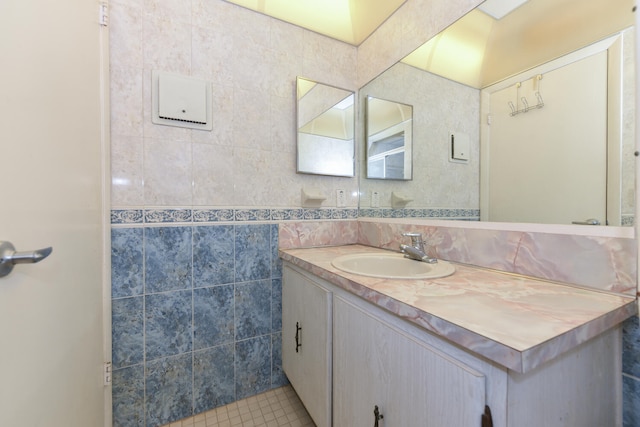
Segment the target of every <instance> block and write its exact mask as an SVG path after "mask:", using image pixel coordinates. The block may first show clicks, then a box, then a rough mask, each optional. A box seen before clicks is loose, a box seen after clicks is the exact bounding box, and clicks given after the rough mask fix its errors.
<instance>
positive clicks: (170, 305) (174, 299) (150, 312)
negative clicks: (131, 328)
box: [145, 291, 192, 360]
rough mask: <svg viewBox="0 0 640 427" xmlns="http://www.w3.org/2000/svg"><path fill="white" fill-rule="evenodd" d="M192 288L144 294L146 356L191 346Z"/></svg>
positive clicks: (170, 353)
mask: <svg viewBox="0 0 640 427" xmlns="http://www.w3.org/2000/svg"><path fill="white" fill-rule="evenodd" d="M191 307H192V302H191V291H173V292H166V293H162V294H152V295H147V296H146V297H145V353H146V357H147V360H153V359H158V358H160V357H166V356H172V355H176V354H181V353H186V352H189V351H191V350H192V342H191V334H192V323H191V321H192V317H191V316H192V309H191Z"/></svg>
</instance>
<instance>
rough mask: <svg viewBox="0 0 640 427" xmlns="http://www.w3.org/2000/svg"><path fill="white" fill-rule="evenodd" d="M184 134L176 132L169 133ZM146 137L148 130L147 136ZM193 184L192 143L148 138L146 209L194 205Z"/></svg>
mask: <svg viewBox="0 0 640 427" xmlns="http://www.w3.org/2000/svg"><path fill="white" fill-rule="evenodd" d="M164 127H167V126H164ZM185 130H186V129H182V128H173V129H171V130H168V131H166V132H167V133H169V132H176V131H185ZM146 133H147V132H146V130H145V136H146ZM167 165H171V167H167ZM191 180H192V158H191V143H189V142H185V141H174V140H171V141H169V140H161V139H150V138H145V140H144V202H145V204H146V205H150V206H154V205H155V206H188V205H191V204H192V197H191Z"/></svg>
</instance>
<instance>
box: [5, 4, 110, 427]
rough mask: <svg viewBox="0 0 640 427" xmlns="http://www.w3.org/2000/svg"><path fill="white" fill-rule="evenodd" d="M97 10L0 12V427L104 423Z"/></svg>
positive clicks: (28, 7) (16, 7)
mask: <svg viewBox="0 0 640 427" xmlns="http://www.w3.org/2000/svg"><path fill="white" fill-rule="evenodd" d="M101 31H103V30H102V29H101V28H100V26H99V24H98V3H97V2H95V1H86V0H60V1H47V0H2V1H1V2H0V58H2V67H0V173H1V174H2V178H1V181H2V191H1V192H0V194H1V196H0V197H1V199H0V200H1V202H0V206H1V209H0V240H2V241H10V242H11V243H12V244H13V245H14V246H15V249H16V250H18V251H30V250H35V249H40V248H43V247H48V246H52V247H53V252H52V253H51V255H50V256H49V257H48V258H46V259H44V260H42V261H41V262H39V263H37V264H29V265H17V266H16V267H15V268H14V269H13V272H12V273H11V274H10V275H8V276H5V277H2V278H0V342H1V343H2V344H1V350H0V379H1V380H0V425H2V426H29V427H36V426H47V427H63V426H64V427H72V426H73V427H76V426H77V427H79V426H83V427H84V426H86V427H95V426H102V425H104V423H105V410H104V407H105V387H104V386H103V374H102V364H103V360H104V341H103V337H104V333H103V306H102V304H103V298H102V295H103V285H102V283H103V280H102V276H103V270H102V265H103V259H102V257H103V253H104V246H103V245H104V243H103V237H102V236H103V234H106V233H103V230H102V227H103V224H104V221H103V216H104V213H103V205H104V203H103V194H104V192H103V184H102V181H103V164H102V160H101V157H102V154H101V150H102V145H103V144H106V142H104V138H103V137H102V136H101V123H102V114H104V109H103V107H102V106H101V100H100V93H101V83H100V75H101V69H103V68H102V67H103V65H102V64H101V61H100V57H101V54H100V48H101V44H100V40H101V37H102V36H103V35H102V34H101Z"/></svg>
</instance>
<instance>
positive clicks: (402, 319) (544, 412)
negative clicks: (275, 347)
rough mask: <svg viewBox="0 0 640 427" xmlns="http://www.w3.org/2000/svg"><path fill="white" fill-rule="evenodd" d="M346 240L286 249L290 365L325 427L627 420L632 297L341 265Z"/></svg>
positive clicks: (510, 278)
mask: <svg viewBox="0 0 640 427" xmlns="http://www.w3.org/2000/svg"><path fill="white" fill-rule="evenodd" d="M376 252H380V253H384V252H388V251H383V250H381V249H377V248H372V247H367V246H360V245H348V246H340V247H320V248H309V249H288V250H281V251H280V256H281V258H282V259H283V260H284V267H283V301H282V317H283V319H282V320H283V326H282V334H283V337H282V341H283V350H282V359H283V368H284V370H285V373H286V374H287V376H288V378H289V380H290V382H291V384H292V385H293V387H294V388H295V390H296V392H297V393H298V395H299V396H300V399H301V400H302V402H303V403H304V405H305V407H306V408H307V410H308V411H309V413H310V415H311V417H312V418H313V420H314V422H315V423H316V425H317V426H319V427H326V426H336V427H343V426H349V427H358V426H363V427H364V426H366V427H371V426H376V425H377V426H380V427H384V426H418V425H420V426H447V427H455V426H460V427H466V426H482V427H485V426H490V425H492V426H500V427H506V426H509V427H512V426H517V427H529V426H531V427H534V426H535V427H539V426H545V427H554V426H580V427H589V426H593V427H601V426H615V425H621V420H620V419H619V418H620V414H621V409H620V408H621V399H620V396H621V384H620V383H621V373H620V371H621V368H620V364H621V356H620V348H621V344H620V341H621V331H620V326H619V325H620V323H621V322H622V321H623V320H625V319H626V318H628V317H630V316H631V315H633V314H634V313H635V300H634V299H633V298H631V297H625V296H620V295H616V294H611V293H605V292H598V291H592V290H586V289H582V288H578V287H574V286H569V285H563V284H558V283H552V282H548V281H540V280H536V279H532V278H528V277H522V276H516V275H511V274H505V273H501V272H496V271H491V270H486V269H480V268H475V267H470V266H465V265H460V264H457V265H455V267H456V272H455V273H454V274H453V275H451V276H448V277H443V278H439V279H420V280H414V279H402V280H399V279H385V278H376V277H366V276H361V275H356V274H351V273H345V272H343V271H341V270H338V269H337V268H335V267H334V266H333V265H332V264H331V261H332V260H333V259H335V258H336V257H338V256H341V255H346V254H351V253H376Z"/></svg>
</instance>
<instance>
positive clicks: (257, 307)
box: [235, 280, 271, 340]
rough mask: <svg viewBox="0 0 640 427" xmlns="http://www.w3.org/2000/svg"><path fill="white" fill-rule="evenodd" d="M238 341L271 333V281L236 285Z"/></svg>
mask: <svg viewBox="0 0 640 427" xmlns="http://www.w3.org/2000/svg"><path fill="white" fill-rule="evenodd" d="M235 306H236V310H235V312H236V314H235V328H236V340H243V339H247V338H253V337H257V336H259V335H265V334H268V333H270V332H271V280H261V281H258V282H248V283H243V284H236V290H235Z"/></svg>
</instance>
